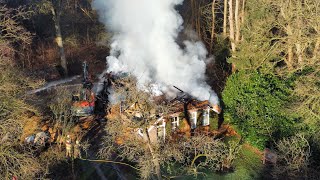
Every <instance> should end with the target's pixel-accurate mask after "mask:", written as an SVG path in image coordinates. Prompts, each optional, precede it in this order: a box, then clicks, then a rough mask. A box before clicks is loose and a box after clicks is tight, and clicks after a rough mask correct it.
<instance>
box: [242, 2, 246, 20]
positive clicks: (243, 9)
mask: <svg viewBox="0 0 320 180" xmlns="http://www.w3.org/2000/svg"><path fill="white" fill-rule="evenodd" d="M245 6H246V0H242V9H241V24H243V23H244V16H245Z"/></svg>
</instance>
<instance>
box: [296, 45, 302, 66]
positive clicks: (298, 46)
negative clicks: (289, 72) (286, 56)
mask: <svg viewBox="0 0 320 180" xmlns="http://www.w3.org/2000/svg"><path fill="white" fill-rule="evenodd" d="M296 50H297V56H298V64H299V65H302V64H303V58H302V49H301V44H300V43H296Z"/></svg>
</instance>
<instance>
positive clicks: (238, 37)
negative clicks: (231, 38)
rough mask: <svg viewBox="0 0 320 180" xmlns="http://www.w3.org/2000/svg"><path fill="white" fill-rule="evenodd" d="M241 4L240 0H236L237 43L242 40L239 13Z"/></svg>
mask: <svg viewBox="0 0 320 180" xmlns="http://www.w3.org/2000/svg"><path fill="white" fill-rule="evenodd" d="M239 5H240V0H236V7H235V8H236V9H235V13H234V18H235V22H236V37H235V43H236V44H237V43H238V42H239V41H240V15H239Z"/></svg>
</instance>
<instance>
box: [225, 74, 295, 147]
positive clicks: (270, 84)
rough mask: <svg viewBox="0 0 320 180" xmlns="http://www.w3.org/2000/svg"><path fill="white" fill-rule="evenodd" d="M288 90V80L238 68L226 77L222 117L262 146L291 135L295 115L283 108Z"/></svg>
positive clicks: (258, 145)
mask: <svg viewBox="0 0 320 180" xmlns="http://www.w3.org/2000/svg"><path fill="white" fill-rule="evenodd" d="M290 93H291V87H290V85H289V83H288V82H286V81H285V80H282V79H279V78H278V77H276V76H274V75H271V74H261V73H259V72H252V71H240V72H238V73H235V74H233V75H231V76H230V77H229V78H228V80H227V83H226V87H225V90H224V91H223V95H222V97H223V101H224V103H225V106H226V107H225V115H224V116H225V118H226V119H228V120H229V121H230V123H231V124H234V125H235V126H236V128H237V129H238V130H239V131H240V133H241V134H242V135H243V136H244V137H245V139H246V140H247V141H248V142H250V143H251V144H252V145H254V146H256V147H258V148H260V149H263V148H264V147H265V145H266V143H267V142H269V141H274V140H277V139H280V138H281V137H286V136H289V135H290V134H292V130H293V124H294V121H295V118H294V116H293V115H292V114H289V113H288V112H286V108H285V106H286V104H287V103H288V102H290V100H291V98H290V96H289V95H290Z"/></svg>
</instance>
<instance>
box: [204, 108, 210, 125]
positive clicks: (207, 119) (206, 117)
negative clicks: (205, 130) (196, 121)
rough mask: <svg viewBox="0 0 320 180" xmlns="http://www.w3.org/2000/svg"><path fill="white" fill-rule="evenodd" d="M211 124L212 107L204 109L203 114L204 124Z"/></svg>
mask: <svg viewBox="0 0 320 180" xmlns="http://www.w3.org/2000/svg"><path fill="white" fill-rule="evenodd" d="M209 124H210V109H209V108H207V109H204V110H203V114H202V126H208V125H209Z"/></svg>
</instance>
